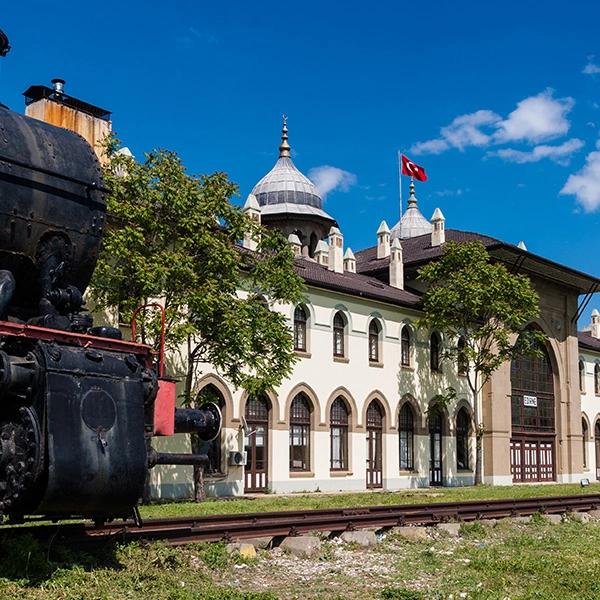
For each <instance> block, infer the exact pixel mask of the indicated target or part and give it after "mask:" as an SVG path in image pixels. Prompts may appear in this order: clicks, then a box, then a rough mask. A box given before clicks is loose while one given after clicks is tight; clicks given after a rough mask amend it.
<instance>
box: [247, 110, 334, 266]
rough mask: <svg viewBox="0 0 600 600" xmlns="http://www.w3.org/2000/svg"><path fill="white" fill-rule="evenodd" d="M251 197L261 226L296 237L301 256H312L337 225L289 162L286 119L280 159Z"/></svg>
mask: <svg viewBox="0 0 600 600" xmlns="http://www.w3.org/2000/svg"><path fill="white" fill-rule="evenodd" d="M251 194H252V195H253V196H255V198H256V200H257V201H258V204H259V205H260V214H261V222H262V223H263V225H266V226H267V227H275V228H277V229H279V230H281V231H282V232H283V234H284V235H285V236H286V237H288V236H289V235H290V234H295V235H297V236H298V238H299V239H300V243H301V244H302V254H303V255H304V256H311V257H312V256H313V255H314V252H315V248H316V247H317V244H318V243H319V241H320V240H322V239H325V238H326V237H327V234H328V233H329V230H330V229H331V227H333V226H337V223H336V221H335V219H334V218H333V217H331V216H330V215H328V214H327V213H326V212H325V211H324V210H323V200H322V198H321V196H319V192H318V191H317V188H316V187H315V184H314V183H313V182H312V181H311V180H310V179H308V177H306V176H305V175H303V174H302V173H301V172H300V171H299V170H298V169H297V168H296V166H295V165H294V163H293V162H292V159H291V158H290V145H289V143H288V129H287V118H286V116H285V115H284V117H283V128H282V131H281V144H280V146H279V158H278V159H277V162H276V163H275V166H274V167H273V168H272V169H271V170H270V171H269V172H268V173H267V174H266V175H265V176H264V177H263V178H262V179H261V180H260V181H259V182H258V183H257V184H256V185H255V186H254V189H253V190H252V192H251Z"/></svg>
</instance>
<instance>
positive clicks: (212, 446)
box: [192, 383, 225, 475]
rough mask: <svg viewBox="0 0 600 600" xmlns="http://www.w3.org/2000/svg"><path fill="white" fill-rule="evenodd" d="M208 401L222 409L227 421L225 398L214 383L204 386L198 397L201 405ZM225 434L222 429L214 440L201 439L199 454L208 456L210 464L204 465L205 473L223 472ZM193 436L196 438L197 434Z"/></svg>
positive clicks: (197, 401)
mask: <svg viewBox="0 0 600 600" xmlns="http://www.w3.org/2000/svg"><path fill="white" fill-rule="evenodd" d="M206 402H214V403H215V404H216V405H217V406H218V407H219V408H220V409H221V414H222V416H223V422H225V399H224V398H223V395H222V394H221V392H220V391H219V390H218V389H217V387H216V386H214V385H213V384H212V383H209V384H208V385H206V386H204V387H203V388H202V389H201V390H200V392H199V393H198V396H197V398H196V404H198V405H199V406H200V405H202V404H205V403H206ZM223 436H224V433H223V431H221V433H220V434H219V435H218V436H217V437H216V438H215V439H214V440H210V441H209V442H203V441H200V447H199V448H198V454H205V455H206V456H208V464H207V465H206V466H205V467H204V473H205V475H212V474H214V473H222V472H223V467H222V459H223V447H222V446H223ZM192 437H193V438H194V437H196V436H192Z"/></svg>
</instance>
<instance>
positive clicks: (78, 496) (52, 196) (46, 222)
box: [0, 31, 221, 521]
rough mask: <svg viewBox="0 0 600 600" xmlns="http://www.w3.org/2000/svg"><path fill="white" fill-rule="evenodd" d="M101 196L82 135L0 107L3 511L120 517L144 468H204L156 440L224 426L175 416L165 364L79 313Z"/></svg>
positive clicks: (0, 37) (207, 413) (208, 434)
mask: <svg viewBox="0 0 600 600" xmlns="http://www.w3.org/2000/svg"><path fill="white" fill-rule="evenodd" d="M8 48H9V46H8V40H7V39H6V36H5V35H4V34H3V33H2V32H1V31H0V56H3V55H4V54H6V52H7V51H8ZM106 193H107V190H105V189H104V185H103V182H102V173H101V168H100V165H99V162H98V159H97V157H96V155H95V153H94V151H93V150H92V148H91V147H90V145H89V144H88V143H87V142H86V141H85V140H84V139H83V138H82V137H80V136H79V135H78V134H76V133H73V132H71V131H69V130H67V129H64V128H61V127H56V126H53V125H50V124H48V123H44V122H42V121H39V120H36V119H33V118H29V117H26V116H23V115H20V114H17V113H15V112H12V111H11V110H9V109H8V108H7V107H6V106H4V105H1V104H0V516H9V517H12V518H14V519H18V518H22V517H23V516H25V515H45V516H48V517H51V518H64V517H67V516H83V517H91V518H94V519H96V520H98V521H102V520H106V519H110V518H115V517H128V516H130V515H132V514H135V512H136V509H135V507H136V505H137V502H138V500H139V498H140V497H141V495H142V493H143V490H144V485H145V482H146V478H147V473H148V469H149V468H151V467H152V466H154V465H156V464H202V462H203V461H204V460H205V457H202V456H197V455H189V454H163V453H159V452H156V451H155V450H154V449H153V448H152V445H151V441H152V439H153V437H154V436H156V435H172V434H173V433H178V432H192V431H193V432H197V433H199V434H200V435H201V437H203V438H204V439H207V440H209V439H212V438H214V437H215V436H216V435H217V434H218V432H219V430H220V425H221V415H220V412H219V409H218V408H217V407H216V406H214V405H209V406H206V407H203V408H202V409H198V410H191V409H176V408H175V384H174V383H173V382H172V381H170V380H168V379H167V378H165V377H163V373H162V356H161V358H160V365H161V366H160V367H158V366H157V360H156V356H155V353H154V352H153V351H152V349H151V348H150V347H148V346H146V345H142V344H138V343H135V342H134V341H125V340H123V339H121V334H120V332H119V330H118V329H116V328H111V327H106V326H100V327H94V325H93V322H92V319H91V317H90V315H89V313H87V312H86V311H85V310H84V301H83V294H84V292H85V289H86V287H87V285H88V283H89V280H90V277H91V275H92V272H93V270H94V266H95V264H96V260H97V256H98V251H99V247H100V242H101V239H102V231H103V228H104V226H105V218H106V203H105V194H106Z"/></svg>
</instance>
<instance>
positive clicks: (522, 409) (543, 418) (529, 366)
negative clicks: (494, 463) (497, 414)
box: [510, 347, 556, 483]
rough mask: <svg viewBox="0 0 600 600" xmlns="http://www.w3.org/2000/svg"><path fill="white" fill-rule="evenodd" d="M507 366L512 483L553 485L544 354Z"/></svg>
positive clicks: (550, 378)
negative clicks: (508, 367) (510, 423)
mask: <svg viewBox="0 0 600 600" xmlns="http://www.w3.org/2000/svg"><path fill="white" fill-rule="evenodd" d="M540 350H541V352H540V355H539V356H520V357H518V358H515V359H514V360H513V361H512V363H511V371H510V375H511V387H512V390H511V418H512V432H511V440H510V468H511V474H512V479H513V482H514V483H525V482H535V481H554V479H555V476H556V475H555V474H556V447H555V444H556V418H555V413H556V411H555V394H554V369H553V367H552V362H551V359H550V355H549V353H548V350H547V349H546V348H545V347H542V348H540Z"/></svg>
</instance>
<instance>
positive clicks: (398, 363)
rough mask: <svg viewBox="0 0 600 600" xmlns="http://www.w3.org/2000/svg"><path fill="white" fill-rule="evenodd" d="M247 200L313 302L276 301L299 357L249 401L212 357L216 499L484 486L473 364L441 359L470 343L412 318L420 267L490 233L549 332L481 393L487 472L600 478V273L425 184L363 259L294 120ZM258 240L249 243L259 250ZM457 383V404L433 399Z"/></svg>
mask: <svg viewBox="0 0 600 600" xmlns="http://www.w3.org/2000/svg"><path fill="white" fill-rule="evenodd" d="M244 210H245V211H246V212H247V213H248V214H249V215H250V216H252V217H253V218H255V219H257V220H260V221H261V222H262V223H263V224H264V225H266V226H268V227H276V228H278V229H280V230H281V231H282V232H283V233H284V234H285V235H286V236H288V239H289V242H290V244H291V245H292V247H293V249H294V252H295V254H296V260H295V268H296V270H297V272H298V273H299V274H300V275H301V276H302V278H303V279H304V282H305V285H306V301H305V302H304V303H303V304H301V305H298V306H285V305H283V306H281V305H274V306H272V310H277V311H281V312H282V313H283V314H284V315H285V316H286V318H287V320H288V322H289V326H290V330H291V331H292V333H293V337H294V348H295V351H296V353H297V355H298V361H297V363H296V365H295V367H294V370H293V373H292V375H291V376H290V377H289V378H288V379H286V380H285V381H283V382H282V384H281V385H280V386H279V387H278V388H277V389H274V390H272V391H270V392H269V393H267V394H265V395H263V396H260V397H249V396H248V395H247V394H246V393H245V392H244V391H243V390H240V389H234V388H233V387H232V386H231V385H230V383H228V382H227V381H226V380H225V379H223V378H222V377H221V376H220V375H219V374H218V373H217V372H215V371H214V369H212V367H211V366H210V365H204V368H203V376H202V377H201V378H200V380H199V381H198V382H197V392H198V393H199V394H202V395H206V396H207V397H209V398H211V399H213V400H216V401H217V402H218V403H219V404H220V406H221V407H222V412H223V416H224V427H223V431H222V433H221V436H220V438H219V439H217V440H215V441H214V442H212V443H211V444H210V445H209V447H207V448H206V451H207V452H208V454H209V457H210V463H211V464H210V466H209V468H208V469H207V470H206V473H205V485H206V489H207V493H208V494H212V495H239V494H244V493H261V492H274V493H287V492H300V491H319V490H321V491H337V490H348V491H349V490H364V489H387V490H395V489H400V488H415V487H425V486H438V485H443V486H456V485H470V484H472V483H473V480H474V471H473V469H474V461H475V457H474V449H475V427H476V424H475V423H474V420H473V401H474V400H473V398H472V397H471V394H470V391H469V388H468V385H467V382H466V377H465V373H464V369H465V368H466V367H465V366H464V365H463V366H461V365H457V364H452V363H451V362H450V361H448V360H443V359H442V354H443V348H444V347H445V346H447V345H450V344H459V343H460V340H455V339H446V338H445V337H444V336H443V335H442V334H441V332H438V331H425V330H423V329H421V328H419V327H417V325H416V323H417V321H418V319H419V316H420V313H419V302H420V297H421V294H422V293H423V291H424V288H423V284H422V283H421V282H418V281H417V279H416V277H417V271H418V269H419V267H421V266H422V265H424V264H425V263H427V262H428V261H431V260H435V259H436V258H437V257H439V256H440V254H441V253H442V251H443V245H444V243H445V242H446V241H448V240H454V241H459V242H460V241H469V240H478V241H480V242H481V243H483V245H484V246H485V247H486V248H487V250H488V252H489V253H490V255H491V256H492V257H493V259H494V260H497V261H500V262H502V263H503V264H505V265H506V266H507V267H508V268H509V269H510V270H511V271H512V272H515V273H522V274H525V275H527V276H528V277H530V279H531V281H532V282H533V284H534V286H535V288H536V290H537V292H538V294H539V296H540V306H541V316H540V318H539V319H538V320H537V321H536V322H535V323H531V324H530V326H531V327H537V328H539V329H541V330H542V331H543V332H544V333H545V334H546V335H547V338H548V341H547V345H546V347H545V349H544V355H543V356H542V357H540V358H520V359H517V360H515V361H513V362H512V363H510V362H507V363H506V364H504V365H503V366H502V367H501V368H500V369H499V370H498V371H497V372H495V373H494V375H493V377H492V378H491V380H490V381H489V383H488V384H487V386H486V387H485V388H484V390H483V391H482V393H481V394H480V397H479V398H477V399H476V401H477V402H479V403H480V408H481V410H480V414H481V415H482V420H483V425H484V428H485V434H484V438H483V465H484V481H485V482H486V483H489V484H498V485H511V484H513V483H514V484H516V483H528V482H579V481H580V479H582V478H585V477H587V478H590V479H596V478H600V410H599V409H600V402H599V401H598V397H600V314H598V313H597V312H595V313H594V316H593V319H594V322H593V324H592V326H591V328H590V331H588V332H580V333H578V331H577V320H578V317H579V316H580V314H581V312H582V309H583V308H584V306H583V305H584V304H585V303H587V301H589V298H590V296H591V294H592V293H593V292H594V291H595V290H596V289H598V286H599V285H600V280H599V279H597V278H596V277H592V276H590V275H587V274H585V273H581V272H578V271H576V270H574V269H571V268H569V267H567V266H564V265H560V264H557V263H555V262H553V261H550V260H548V259H546V258H544V257H542V256H537V255H535V254H533V253H530V252H528V251H527V249H526V248H525V247H524V245H523V244H519V245H518V246H517V245H513V244H509V243H505V242H503V241H500V240H497V239H494V238H492V237H489V236H487V235H482V234H478V233H471V232H465V231H460V230H457V229H449V228H448V229H447V228H446V224H445V219H444V216H443V214H442V212H441V211H440V209H436V210H435V211H434V213H433V216H432V218H431V220H427V219H426V218H425V217H424V216H423V214H422V213H421V212H420V210H419V206H418V200H417V198H416V196H415V191H414V186H411V191H410V197H409V200H408V206H407V209H406V211H405V212H404V214H403V215H402V218H401V219H400V221H399V222H398V223H396V224H395V225H394V226H393V227H392V228H391V229H390V228H389V227H388V225H387V224H386V223H385V222H382V223H381V225H380V226H379V228H378V230H377V231H376V232H374V235H373V246H371V247H369V248H365V249H363V250H361V251H358V252H356V253H353V252H352V250H351V249H350V248H345V245H344V237H343V234H342V232H341V231H340V228H339V224H338V223H337V221H336V219H335V218H334V217H333V216H331V215H329V214H328V213H327V212H325V210H324V209H323V202H322V199H321V197H320V196H319V193H318V192H317V189H316V188H315V186H314V184H313V183H312V182H311V181H310V180H309V179H308V178H307V177H306V176H304V175H303V174H302V173H301V172H300V171H299V170H298V169H297V168H296V166H295V165H294V163H293V162H292V159H291V156H290V146H289V143H288V134H287V127H286V125H285V123H284V127H283V131H282V139H281V145H280V147H279V158H278V160H277V162H276V164H275V166H274V167H273V168H272V169H271V171H269V172H268V173H267V174H266V175H265V176H264V177H263V178H262V179H260V180H259V181H258V183H257V184H256V185H255V187H254V189H253V190H252V192H251V193H250V194H249V195H248V199H247V201H246V204H245V206H244ZM254 244H255V242H254V241H253V240H251V239H246V240H244V245H245V246H246V247H247V248H249V249H251V250H252V249H253V248H254V247H255V245H254ZM267 300H268V299H267ZM450 386H452V387H454V388H455V389H456V390H457V398H456V401H455V402H454V403H453V404H452V405H450V406H447V407H446V408H444V409H440V408H435V399H436V397H437V396H438V395H439V394H441V393H444V391H445V390H446V389H447V388H448V387H450ZM182 443H184V442H182ZM596 465H598V470H597V468H596ZM153 490H154V495H155V496H157V497H184V496H188V495H190V494H191V491H192V473H191V468H187V467H160V468H156V469H155V470H154V474H153Z"/></svg>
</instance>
